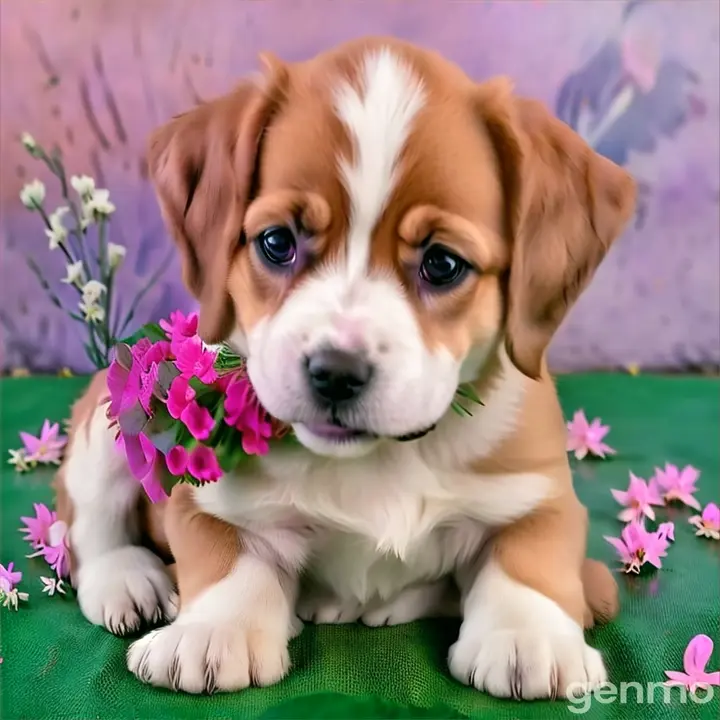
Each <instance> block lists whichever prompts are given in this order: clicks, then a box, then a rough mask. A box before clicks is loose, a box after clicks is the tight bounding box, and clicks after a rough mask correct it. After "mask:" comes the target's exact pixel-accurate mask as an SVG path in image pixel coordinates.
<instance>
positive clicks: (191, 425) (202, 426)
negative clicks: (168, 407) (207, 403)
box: [180, 400, 215, 440]
mask: <svg viewBox="0 0 720 720" xmlns="http://www.w3.org/2000/svg"><path fill="white" fill-rule="evenodd" d="M180 420H182V422H183V423H184V424H185V427H187V429H188V430H189V431H190V434H191V435H192V436H193V437H194V438H195V439H196V440H207V439H208V438H209V437H210V431H211V430H212V429H213V426H214V425H215V421H214V420H213V416H212V415H211V414H210V412H209V411H208V409H207V408H204V407H203V406H202V405H198V404H197V403H196V402H195V401H194V400H193V401H192V402H190V403H189V404H188V405H187V406H186V407H185V409H184V410H183V411H182V414H181V415H180Z"/></svg>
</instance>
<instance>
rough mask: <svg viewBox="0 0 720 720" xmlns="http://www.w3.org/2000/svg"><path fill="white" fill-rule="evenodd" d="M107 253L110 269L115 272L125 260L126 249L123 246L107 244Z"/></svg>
mask: <svg viewBox="0 0 720 720" xmlns="http://www.w3.org/2000/svg"><path fill="white" fill-rule="evenodd" d="M107 252H108V262H109V263H110V269H111V270H116V269H117V268H119V267H120V266H121V265H122V263H123V260H124V259H125V253H126V252H127V249H126V248H125V246H124V245H118V244H117V243H108V246H107Z"/></svg>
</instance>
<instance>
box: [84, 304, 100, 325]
mask: <svg viewBox="0 0 720 720" xmlns="http://www.w3.org/2000/svg"><path fill="white" fill-rule="evenodd" d="M78 307H79V308H80V311H81V312H82V314H83V317H84V318H85V322H88V323H101V322H102V321H103V320H105V310H104V309H103V308H102V307H100V305H98V304H97V303H95V302H81V303H79V304H78Z"/></svg>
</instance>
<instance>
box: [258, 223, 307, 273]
mask: <svg viewBox="0 0 720 720" xmlns="http://www.w3.org/2000/svg"><path fill="white" fill-rule="evenodd" d="M255 242H256V243H257V246H258V250H259V251H260V255H261V256H262V258H263V259H264V260H265V261H266V262H267V263H268V264H270V265H277V266H281V267H284V266H287V265H292V264H293V263H294V262H295V258H296V257H297V244H296V241H295V234H294V233H293V231H292V230H291V229H290V228H288V227H285V226H283V225H274V226H273V227H269V228H267V229H265V230H263V231H262V232H261V233H260V234H259V235H258V236H257V238H256V240H255Z"/></svg>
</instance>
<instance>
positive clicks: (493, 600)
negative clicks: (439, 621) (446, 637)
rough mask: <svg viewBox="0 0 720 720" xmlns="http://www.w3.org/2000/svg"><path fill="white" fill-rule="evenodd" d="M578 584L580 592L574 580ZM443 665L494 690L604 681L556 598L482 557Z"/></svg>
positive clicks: (558, 692) (577, 690) (547, 689)
mask: <svg viewBox="0 0 720 720" xmlns="http://www.w3.org/2000/svg"><path fill="white" fill-rule="evenodd" d="M578 585H579V586H578V592H579V593H582V585H580V584H579V579H578ZM463 610H464V620H463V624H462V626H461V628H460V637H459V638H458V641H457V642H456V643H455V644H454V645H453V646H452V647H451V648H450V655H449V658H448V662H449V666H450V672H451V673H452V675H453V676H454V677H455V678H457V679H458V680H460V681H461V682H463V683H466V684H468V685H472V686H473V687H476V688H478V690H484V691H486V692H488V693H490V694H491V695H495V696H496V697H504V698H507V697H513V698H522V699H524V700H532V699H536V698H547V697H557V696H566V695H567V693H568V692H570V693H571V694H572V695H579V694H582V693H586V692H590V691H592V690H594V689H595V688H597V687H599V686H601V685H602V684H604V683H605V682H607V673H606V672H605V665H604V664H603V660H602V657H601V655H600V653H599V652H598V651H597V650H594V649H593V648H591V647H589V646H588V645H587V644H586V643H585V637H584V635H583V630H582V628H581V627H580V625H578V624H577V623H576V622H575V621H574V620H573V619H572V618H571V617H570V616H569V615H568V614H567V613H566V612H565V611H564V610H563V609H562V608H561V607H560V606H559V605H558V604H557V603H556V602H554V601H553V600H551V599H550V598H548V597H546V596H545V595H543V594H541V593H539V592H537V591H536V590H534V589H532V588H530V587H528V586H526V585H523V584H521V583H519V582H517V581H516V580H514V579H513V578H511V577H509V576H508V575H506V574H505V572H504V571H503V569H502V567H501V566H500V565H499V564H497V563H496V562H494V561H492V560H491V561H489V562H488V564H487V565H486V567H485V568H483V569H482V570H481V572H480V575H479V576H478V578H477V579H476V581H475V584H474V585H473V587H472V589H471V590H470V593H469V594H468V596H467V597H466V598H465V600H464V602H463Z"/></svg>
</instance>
